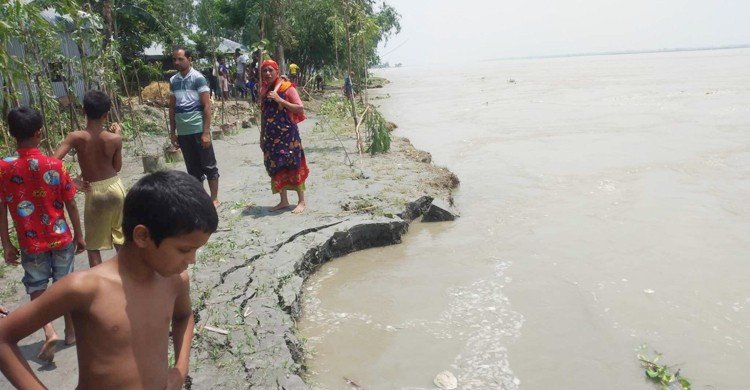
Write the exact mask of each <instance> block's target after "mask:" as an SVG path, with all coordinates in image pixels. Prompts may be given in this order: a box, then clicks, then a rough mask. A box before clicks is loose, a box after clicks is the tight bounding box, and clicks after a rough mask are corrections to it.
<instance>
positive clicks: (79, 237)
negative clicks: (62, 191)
mask: <svg viewBox="0 0 750 390" xmlns="http://www.w3.org/2000/svg"><path fill="white" fill-rule="evenodd" d="M65 209H66V210H68V216H69V217H70V223H71V224H73V241H74V242H75V244H76V254H78V253H81V252H83V251H84V250H86V241H85V240H84V238H83V231H82V230H81V218H80V216H79V214H78V206H77V205H76V200H75V199H71V200H69V201H67V202H65Z"/></svg>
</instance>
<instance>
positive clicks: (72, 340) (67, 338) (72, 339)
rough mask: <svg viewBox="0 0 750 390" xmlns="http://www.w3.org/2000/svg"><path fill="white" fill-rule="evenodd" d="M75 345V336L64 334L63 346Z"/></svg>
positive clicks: (73, 334)
mask: <svg viewBox="0 0 750 390" xmlns="http://www.w3.org/2000/svg"><path fill="white" fill-rule="evenodd" d="M75 344H76V334H75V333H70V334H68V332H65V345H75Z"/></svg>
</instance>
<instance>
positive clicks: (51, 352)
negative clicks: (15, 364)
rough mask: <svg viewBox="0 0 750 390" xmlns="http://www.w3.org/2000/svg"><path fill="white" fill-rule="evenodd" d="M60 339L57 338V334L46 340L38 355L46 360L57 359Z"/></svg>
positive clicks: (40, 358)
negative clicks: (56, 353)
mask: <svg viewBox="0 0 750 390" xmlns="http://www.w3.org/2000/svg"><path fill="white" fill-rule="evenodd" d="M59 340H60V339H58V338H57V335H54V336H52V337H50V338H48V339H46V340H44V345H42V349H41V350H40V351H39V355H36V357H37V358H38V359H39V360H42V361H45V362H52V361H53V360H55V351H57V342H58V341H59Z"/></svg>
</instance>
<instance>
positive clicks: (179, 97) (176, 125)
mask: <svg viewBox="0 0 750 390" xmlns="http://www.w3.org/2000/svg"><path fill="white" fill-rule="evenodd" d="M236 55H239V53H236ZM172 59H173V60H174V65H175V68H177V71H178V72H177V74H175V75H174V76H172V78H171V79H170V80H169V88H170V98H169V118H170V129H169V131H170V139H171V140H172V143H173V144H174V145H175V146H176V147H179V148H180V150H181V151H182V155H183V157H184V160H185V166H186V168H187V171H188V173H189V174H190V175H192V176H193V177H195V178H196V179H198V180H199V181H200V182H203V181H204V180H206V179H207V180H208V187H209V191H210V195H211V199H212V200H213V202H214V204H215V205H218V204H219V200H218V190H219V170H218V168H217V163H216V156H215V153H214V149H213V144H212V142H211V99H210V93H209V92H210V88H209V86H208V83H207V82H206V79H205V77H204V76H203V75H202V74H201V73H200V72H198V71H197V70H196V69H194V68H193V67H192V60H193V58H192V53H191V52H190V50H189V49H186V48H184V47H181V48H178V49H176V50H175V51H174V52H173V53H172ZM238 63H239V62H238ZM220 74H221V73H220ZM238 74H239V72H238ZM243 74H245V70H244V69H243ZM238 78H239V76H238ZM260 81H261V87H260V91H259V100H260V109H261V112H262V117H263V120H262V121H261V124H260V140H259V143H260V147H261V151H262V152H263V163H264V166H265V168H266V172H267V173H268V175H269V176H270V178H271V191H272V192H273V193H274V194H276V193H278V194H279V196H280V201H279V203H278V204H277V205H276V206H274V207H272V208H271V210H270V211H279V210H283V209H286V208H288V207H290V203H289V198H288V196H287V192H288V191H295V192H297V196H298V202H297V206H296V207H295V208H294V209H293V210H292V213H294V214H298V213H301V212H303V211H304V210H305V207H306V203H305V195H304V192H305V180H306V179H307V177H308V175H309V173H310V171H309V169H308V167H307V161H306V159H305V152H304V149H303V147H302V139H301V137H300V133H299V128H298V126H297V124H298V123H300V122H302V121H303V120H305V110H304V105H303V104H302V100H301V99H300V96H299V93H298V92H297V89H296V86H295V84H294V83H293V82H291V81H289V80H285V79H284V78H282V77H281V75H280V72H279V65H278V64H277V63H276V62H275V61H273V60H265V61H263V62H262V63H261V66H260Z"/></svg>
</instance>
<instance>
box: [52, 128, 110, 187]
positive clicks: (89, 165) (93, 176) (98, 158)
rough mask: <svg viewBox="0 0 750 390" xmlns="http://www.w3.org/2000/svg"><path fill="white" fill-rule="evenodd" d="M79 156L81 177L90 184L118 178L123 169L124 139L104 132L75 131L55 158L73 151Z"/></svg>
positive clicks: (66, 139) (64, 142)
mask: <svg viewBox="0 0 750 390" xmlns="http://www.w3.org/2000/svg"><path fill="white" fill-rule="evenodd" d="M71 148H73V149H75V150H76V152H77V155H78V164H79V165H80V167H81V175H82V176H83V179H84V180H86V181H88V182H97V181H101V180H106V179H109V178H111V177H115V176H117V172H119V171H120V168H122V137H121V136H120V135H119V134H116V133H111V132H109V131H104V130H98V131H97V130H90V129H87V130H85V131H74V132H72V133H70V134H69V135H68V136H67V137H66V138H65V140H64V141H63V144H62V145H61V146H60V149H58V151H57V152H56V153H55V157H57V158H62V157H64V156H65V154H66V153H67V152H68V151H69V150H70V149H71Z"/></svg>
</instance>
